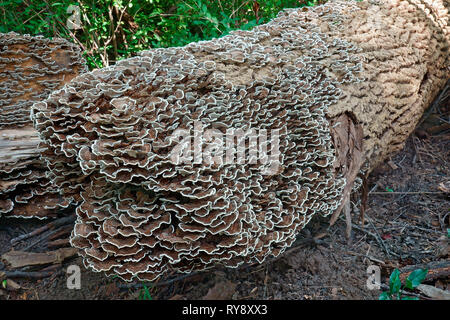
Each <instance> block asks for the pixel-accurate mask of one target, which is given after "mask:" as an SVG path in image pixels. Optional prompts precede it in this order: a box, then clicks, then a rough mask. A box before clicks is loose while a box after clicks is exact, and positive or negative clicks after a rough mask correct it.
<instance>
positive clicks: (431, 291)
mask: <svg viewBox="0 0 450 320" xmlns="http://www.w3.org/2000/svg"><path fill="white" fill-rule="evenodd" d="M417 290H419V291H420V292H422V293H423V294H425V295H427V296H429V297H430V298H434V299H438V300H450V291H448V290H442V289H439V288H436V287H433V286H430V285H427V284H420V285H419V286H418V287H417Z"/></svg>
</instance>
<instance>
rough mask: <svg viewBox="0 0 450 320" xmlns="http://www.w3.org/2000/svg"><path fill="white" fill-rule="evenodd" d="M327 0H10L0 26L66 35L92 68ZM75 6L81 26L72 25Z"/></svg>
mask: <svg viewBox="0 0 450 320" xmlns="http://www.w3.org/2000/svg"><path fill="white" fill-rule="evenodd" d="M325 1H326V0H215V1H209V0H6V1H3V2H0V32H3V33H6V32H9V31H15V32H18V33H22V34H24V33H26V34H31V35H38V34H41V35H43V36H45V37H56V36H58V37H63V38H67V39H69V40H71V41H73V42H75V43H77V44H78V45H80V46H81V47H82V49H83V51H84V54H85V57H86V59H87V61H88V64H89V66H90V67H91V68H94V67H105V66H108V65H110V64H111V63H114V62H115V61H117V60H120V59H123V58H126V57H129V56H132V55H133V54H135V53H136V52H138V51H141V50H145V49H148V48H157V47H172V46H183V45H186V44H187V43H189V42H192V41H199V40H208V39H212V38H216V37H221V36H223V35H226V34H228V33H229V32H230V31H232V30H235V29H251V28H252V27H254V26H256V25H258V24H262V23H266V22H268V21H269V20H270V19H272V18H274V17H275V16H276V15H277V13H278V12H279V11H281V10H282V9H283V8H293V7H303V6H313V5H316V4H319V3H322V2H325ZM70 6H77V10H78V11H77V12H79V17H80V24H81V29H70V28H69V27H68V24H67V21H68V19H72V18H73V17H74V14H75V13H74V11H73V10H70V9H69V8H70Z"/></svg>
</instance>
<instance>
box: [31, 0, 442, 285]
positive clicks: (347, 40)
mask: <svg viewBox="0 0 450 320" xmlns="http://www.w3.org/2000/svg"><path fill="white" fill-rule="evenodd" d="M445 4H446V3H444V1H442V0H438V1H431V0H408V1H407V0H387V1H382V2H381V1H380V2H378V1H377V2H376V3H375V2H374V1H362V2H355V1H340V0H332V1H329V2H327V3H326V4H324V5H323V6H317V7H314V8H310V9H306V10H299V9H290V10H285V11H283V12H281V13H280V14H279V16H278V17H277V18H276V19H273V20H272V21H270V22H269V23H267V24H265V25H260V26H257V27H255V28H254V29H252V30H251V31H234V32H231V33H230V34H229V35H227V36H225V37H221V38H219V39H213V40H211V41H202V42H198V43H191V44H189V45H187V46H185V47H177V48H164V49H157V50H148V51H143V52H140V53H139V54H138V55H137V56H136V57H132V58H129V59H124V60H121V61H119V62H117V64H115V65H114V66H112V67H109V68H105V69H99V70H94V71H92V72H89V73H85V74H83V75H80V76H78V77H77V78H75V79H73V80H72V81H71V82H70V83H68V84H67V85H66V86H65V87H64V90H60V91H57V92H54V93H52V94H51V95H50V96H49V97H48V99H46V100H45V101H42V102H38V103H36V104H34V105H33V107H32V119H33V122H34V125H35V127H36V128H37V130H38V131H39V132H40V136H41V138H42V145H43V146H46V147H47V149H46V150H45V151H44V152H43V153H42V157H43V158H44V159H45V160H46V162H47V163H48V165H49V170H50V172H51V174H52V176H53V177H54V178H53V181H54V183H55V185H56V186H58V187H60V188H61V189H62V190H63V191H64V194H65V195H66V196H67V197H73V198H74V199H77V201H79V203H80V206H79V207H78V208H77V221H76V227H75V229H74V232H73V233H72V238H71V244H72V245H73V246H75V247H78V248H80V253H81V255H82V256H83V257H84V262H85V263H86V265H87V266H89V267H91V268H92V269H93V270H96V271H99V270H100V271H105V272H107V273H109V274H116V275H118V276H119V277H121V278H123V279H124V280H127V281H131V280H132V279H134V278H138V279H139V280H148V281H153V280H155V279H157V278H158V277H160V276H161V275H163V274H164V273H167V272H169V271H172V270H174V269H173V268H175V270H177V271H182V272H191V271H194V270H202V269H204V268H208V267H210V266H213V265H215V264H217V263H222V264H224V265H226V266H229V267H238V266H239V265H241V264H243V263H250V262H255V261H257V262H258V263H261V262H262V261H264V260H266V259H268V258H269V257H277V256H279V255H280V254H281V253H282V252H284V251H285V250H286V248H288V247H289V246H291V245H292V244H293V242H294V239H295V236H296V235H297V234H298V232H299V231H300V230H301V229H302V228H303V227H304V226H305V225H306V223H308V221H310V219H311V217H312V216H314V215H316V214H323V215H328V214H334V216H333V220H336V219H337V216H338V215H339V211H341V209H342V208H343V207H344V206H345V205H348V200H349V196H350V193H351V192H352V190H355V189H357V188H358V187H360V186H361V185H362V184H363V181H364V179H365V178H366V177H367V174H368V173H370V171H371V170H372V169H373V168H374V167H375V166H376V165H377V164H379V163H380V162H381V161H383V160H385V159H386V158H387V157H388V156H389V155H390V154H392V153H393V152H396V151H398V150H400V149H401V148H402V146H403V144H404V142H405V140H406V138H407V137H408V136H409V135H410V133H411V132H412V131H413V130H414V128H415V126H416V124H417V123H418V121H419V119H420V117H421V115H422V114H423V112H424V110H425V109H426V108H427V107H428V106H429V105H430V103H431V101H432V100H433V98H434V97H435V96H436V95H437V94H438V93H439V91H440V90H441V89H442V88H443V87H444V85H445V83H446V81H447V79H448V78H449V76H450V70H449V68H448V62H449V41H450V39H449V27H448V8H447V7H446V6H445ZM195 123H200V124H201V125H204V126H203V128H205V129H206V128H208V129H210V128H211V129H214V131H215V133H217V134H220V135H221V137H223V134H225V133H226V132H228V129H230V130H233V129H241V130H243V131H246V132H248V131H249V130H251V129H256V130H260V129H265V130H267V131H276V130H278V132H279V133H280V142H279V143H277V142H276V141H272V142H271V143H270V144H271V146H272V149H276V147H275V146H278V147H279V150H280V151H279V154H275V156H278V159H277V160H274V161H273V163H276V164H279V166H276V167H277V169H276V170H273V171H271V170H267V169H268V168H267V166H266V163H265V162H264V161H259V162H258V161H256V162H251V161H248V160H249V158H247V159H245V161H242V162H243V163H236V162H234V163H226V164H224V163H221V161H218V162H215V163H211V162H208V161H207V160H206V159H203V160H204V161H203V162H201V161H200V162H197V161H196V160H194V161H193V162H192V161H190V159H189V158H190V156H191V153H190V152H191V151H192V149H193V150H194V153H195V151H196V149H197V147H198V149H199V151H200V153H202V151H203V150H204V151H210V150H207V148H208V147H210V146H209V145H208V144H206V143H205V144H204V145H203V147H202V144H201V143H198V144H196V143H195V142H194V144H196V145H195V146H192V145H189V147H188V148H185V149H184V150H182V151H187V152H186V153H189V155H185V153H184V152H178V151H180V149H177V147H179V144H177V141H176V140H177V138H179V136H177V132H178V133H179V130H184V131H186V132H189V133H188V134H187V135H188V136H189V135H191V136H192V129H194V136H195V132H197V133H198V132H201V131H202V130H200V129H199V130H196V129H195V127H194V125H195ZM67 124H70V125H67ZM193 127H194V128H193ZM218 131H219V132H218ZM175 136H176V137H177V138H175ZM63 138H64V139H63ZM187 138H189V137H187ZM203 140H205V141H206V140H207V138H206V137H203ZM219 140H220V139H219ZM249 140H250V137H249ZM194 141H195V137H194ZM222 142H223V141H222ZM217 144H219V142H217ZM250 144H252V142H249V145H250ZM265 146H266V145H265ZM227 148H228V149H227ZM225 149H227V150H226V151H231V152H233V150H232V147H228V146H227V147H225ZM261 149H262V148H261ZM171 151H174V153H171ZM261 153H264V152H260V154H259V155H260V158H259V160H263V158H264V157H261ZM171 155H174V158H176V159H177V160H180V161H170V160H173V158H171ZM266 156H267V154H266ZM272 156H273V154H271V159H272ZM194 157H195V155H194ZM184 160H187V161H184ZM222 160H223V159H222ZM252 160H254V158H253V159H252ZM196 162H197V163H196ZM213 162H214V161H213ZM239 162H240V161H239ZM273 163H271V164H273ZM202 164H203V165H202ZM231 172H233V174H231ZM150 204H151V205H150ZM143 207H145V210H143V211H139V213H137V212H136V210H140V209H137V208H143ZM348 213H349V211H348V210H347V221H348V225H349V226H350V223H349V220H350V219H349V214H348ZM125 217H126V218H125ZM137 219H143V220H142V221H141V220H139V222H137V221H136V220H137ZM129 220H132V221H129ZM98 221H104V222H102V223H98ZM141 222H142V223H141ZM370 223H371V224H372V222H371V221H370ZM147 228H148V229H147ZM119 230H120V231H119ZM124 230H126V231H124ZM149 230H151V232H150V231H149ZM124 232H125V233H126V236H125V235H124ZM93 235H94V236H93ZM375 236H376V237H377V239H378V240H379V241H380V243H381V244H382V245H384V243H383V239H381V237H380V236H379V234H378V231H377V230H376V229H375ZM149 246H150V247H151V248H152V251H151V253H150V255H151V259H150V260H151V261H152V262H149V261H148V260H147V257H146V256H145V255H143V254H142V252H147V250H148V247H149ZM385 249H386V252H387V253H388V254H389V251H388V250H387V248H386V247H385ZM130 252H132V254H133V259H132V258H130V257H128V254H129V253H130ZM130 254H131V253H130ZM392 254H393V255H394V253H392ZM168 257H169V258H168ZM154 261H155V262H154Z"/></svg>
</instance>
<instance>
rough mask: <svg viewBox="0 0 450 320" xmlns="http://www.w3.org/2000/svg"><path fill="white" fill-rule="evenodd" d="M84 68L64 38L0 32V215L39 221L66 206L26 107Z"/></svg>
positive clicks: (74, 48) (77, 55)
mask: <svg viewBox="0 0 450 320" xmlns="http://www.w3.org/2000/svg"><path fill="white" fill-rule="evenodd" d="M85 71H87V68H86V66H85V62H84V59H83V58H82V57H81V52H80V50H79V49H78V48H77V47H76V46H75V45H73V44H71V43H70V42H68V41H66V40H64V39H58V38H55V39H53V40H49V39H45V38H44V37H42V36H38V37H32V36H29V35H19V34H17V33H14V32H11V33H7V34H0V216H1V215H3V216H7V217H24V218H29V217H37V218H41V219H43V218H48V217H51V216H54V215H56V213H57V211H58V210H59V209H61V208H65V207H67V206H69V204H70V202H71V200H70V199H68V198H66V197H62V196H61V195H60V193H59V189H58V188H55V187H54V186H53V185H52V184H51V182H50V180H49V179H48V178H47V174H48V173H49V171H48V169H47V168H46V166H45V164H44V163H43V162H42V161H41V160H40V152H41V151H43V150H44V149H45V148H41V147H39V146H38V145H39V136H38V132H37V131H36V130H35V129H34V128H33V125H32V122H31V119H30V109H31V106H32V104H33V103H34V102H36V101H42V100H45V99H46V98H47V97H48V95H49V94H50V93H51V92H52V91H53V90H56V89H59V88H61V87H62V85H63V84H64V83H66V82H69V81H70V80H71V79H72V78H74V77H75V76H77V75H78V74H79V73H82V72H85Z"/></svg>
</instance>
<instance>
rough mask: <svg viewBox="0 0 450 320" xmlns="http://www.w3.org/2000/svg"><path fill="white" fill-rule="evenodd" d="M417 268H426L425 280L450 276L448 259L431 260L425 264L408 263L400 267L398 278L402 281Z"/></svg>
mask: <svg viewBox="0 0 450 320" xmlns="http://www.w3.org/2000/svg"><path fill="white" fill-rule="evenodd" d="M417 269H427V270H428V273H427V276H426V278H425V281H430V280H435V279H439V278H443V279H448V277H450V261H448V260H446V261H433V262H430V263H426V264H417V265H410V266H406V267H403V268H401V269H400V280H401V281H402V282H403V281H404V280H405V279H406V278H408V276H409V274H410V273H411V272H413V271H414V270H417Z"/></svg>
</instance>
